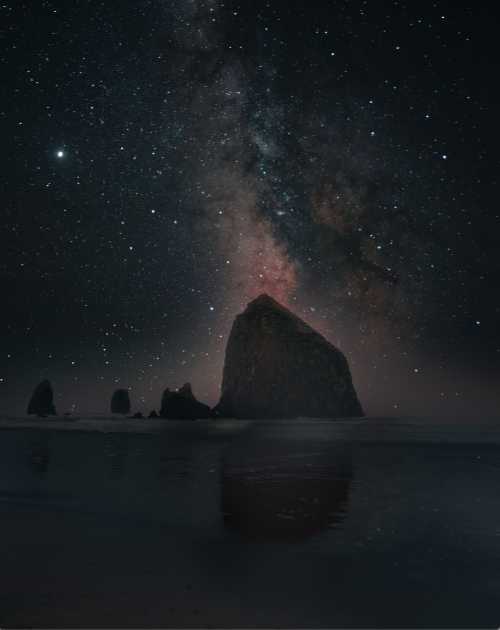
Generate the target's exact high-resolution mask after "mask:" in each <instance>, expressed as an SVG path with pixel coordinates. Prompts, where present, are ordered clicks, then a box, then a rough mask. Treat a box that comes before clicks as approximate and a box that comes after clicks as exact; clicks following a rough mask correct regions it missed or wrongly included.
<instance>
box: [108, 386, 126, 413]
mask: <svg viewBox="0 0 500 630" xmlns="http://www.w3.org/2000/svg"><path fill="white" fill-rule="evenodd" d="M129 412H130V397H129V395H128V391H127V390H126V389H117V390H116V391H115V393H114V394H113V396H112V398H111V413H121V414H127V413H129Z"/></svg>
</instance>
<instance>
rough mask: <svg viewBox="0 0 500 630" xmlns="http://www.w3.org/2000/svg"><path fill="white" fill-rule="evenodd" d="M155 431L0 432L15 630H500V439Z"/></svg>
mask: <svg viewBox="0 0 500 630" xmlns="http://www.w3.org/2000/svg"><path fill="white" fill-rule="evenodd" d="M142 422H144V421H142ZM158 422H159V421H158ZM113 426H114V425H113ZM157 426H160V429H157V428H156V427H157ZM142 427H143V424H141V425H137V431H136V433H135V434H134V433H132V432H129V433H125V432H122V433H119V432H114V433H109V432H108V433H106V432H104V430H102V431H100V432H98V431H73V430H72V431H71V432H64V431H60V430H38V429H37V430H36V431H35V430H29V431H26V430H17V429H16V430H4V431H0V523H1V528H2V536H0V558H1V559H2V562H1V563H0V626H2V627H55V626H59V627H177V628H179V627H242V626H246V627H296V628H298V627H304V628H305V627H322V628H323V627H496V626H495V625H494V624H497V625H498V592H499V585H500V529H499V528H500V525H499V524H500V502H499V500H498V488H499V487H500V429H498V428H497V429H495V428H494V427H493V428H488V432H486V430H485V429H484V428H482V427H474V426H470V427H465V428H462V429H460V428H457V427H452V428H450V429H446V430H445V429H444V428H443V427H440V426H437V427H430V426H426V427H425V431H424V430H423V428H421V427H416V428H415V427H412V426H407V425H404V423H403V422H402V421H401V422H399V423H398V424H397V425H394V426H393V425H392V424H390V423H389V422H388V423H385V424H384V423H380V422H379V423H377V422H374V421H370V422H368V421H367V422H366V423H354V422H349V423H347V422H346V423H342V422H339V423H327V422H307V423H305V422H292V421H291V422H279V423H245V422H233V421H224V422H220V423H218V422H217V423H214V422H210V421H207V422H199V423H187V424H186V423H179V424H176V423H170V422H169V423H168V424H165V426H163V425H154V426H153V429H154V431H155V432H152V433H147V432H140V431H142ZM485 436H486V437H485ZM466 437H467V439H465V438H466ZM283 542H285V543H286V544H282V543H283Z"/></svg>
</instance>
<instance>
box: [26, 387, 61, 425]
mask: <svg viewBox="0 0 500 630" xmlns="http://www.w3.org/2000/svg"><path fill="white" fill-rule="evenodd" d="M28 413H29V414H30V415H31V414H36V415H37V416H55V415H57V413H56V408H55V407H54V392H53V391H52V385H51V384H50V382H49V381H47V380H45V381H42V382H41V383H40V384H39V385H37V386H36V387H35V391H34V392H33V395H32V396H31V400H30V402H29V405H28Z"/></svg>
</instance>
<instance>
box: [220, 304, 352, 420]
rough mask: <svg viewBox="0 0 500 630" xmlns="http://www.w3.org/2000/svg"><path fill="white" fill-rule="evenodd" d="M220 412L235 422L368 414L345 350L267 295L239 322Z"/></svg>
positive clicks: (231, 340) (230, 343)
mask: <svg viewBox="0 0 500 630" xmlns="http://www.w3.org/2000/svg"><path fill="white" fill-rule="evenodd" d="M215 411H216V413H217V415H219V416H222V417H235V418H295V417H298V416H306V417H316V418H341V417H352V416H362V415H363V410H362V408H361V405H360V403H359V401H358V397H357V395H356V392H355V390H354V386H353V384H352V378H351V373H350V370H349V365H348V363H347V360H346V358H345V356H344V355H343V354H342V352H340V350H338V349H337V348H335V346H333V345H332V344H331V343H330V342H329V341H327V340H326V339H325V338H324V337H322V336H321V335H320V334H319V333H318V332H316V331H315V330H314V329H313V328H311V327H310V326H308V325H307V324H306V323H305V322H303V321H302V320H301V319H299V318H298V317H297V316H296V315H294V314H293V313H292V312H290V311H289V310H288V309H286V308H285V307H283V306H281V305H280V304H278V302H276V301H275V300H274V299H272V298H271V297H269V296H268V295H265V294H263V295H261V296H259V297H258V298H257V299H255V300H253V302H250V304H249V305H248V306H247V308H246V310H245V311H244V312H243V313H242V314H240V315H238V317H237V318H236V320H235V322H234V324H233V327H232V330H231V334H230V337H229V341H228V344H227V348H226V359H225V364H224V374H223V381H222V393H221V400H220V402H219V404H218V405H217V407H216V409H215Z"/></svg>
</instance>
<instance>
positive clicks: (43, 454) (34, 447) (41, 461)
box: [28, 432, 50, 478]
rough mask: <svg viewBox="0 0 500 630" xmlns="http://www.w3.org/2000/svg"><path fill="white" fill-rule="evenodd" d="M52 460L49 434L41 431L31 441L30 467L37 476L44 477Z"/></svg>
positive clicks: (29, 447)
mask: <svg viewBox="0 0 500 630" xmlns="http://www.w3.org/2000/svg"><path fill="white" fill-rule="evenodd" d="M49 461H50V449H49V434H48V433H46V432H40V433H38V434H35V435H34V436H33V437H32V438H31V439H30V441H29V446H28V467H29V468H30V469H31V471H32V472H33V474H34V475H35V476H36V477H39V478H44V477H45V476H46V475H47V471H48V469H49Z"/></svg>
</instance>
